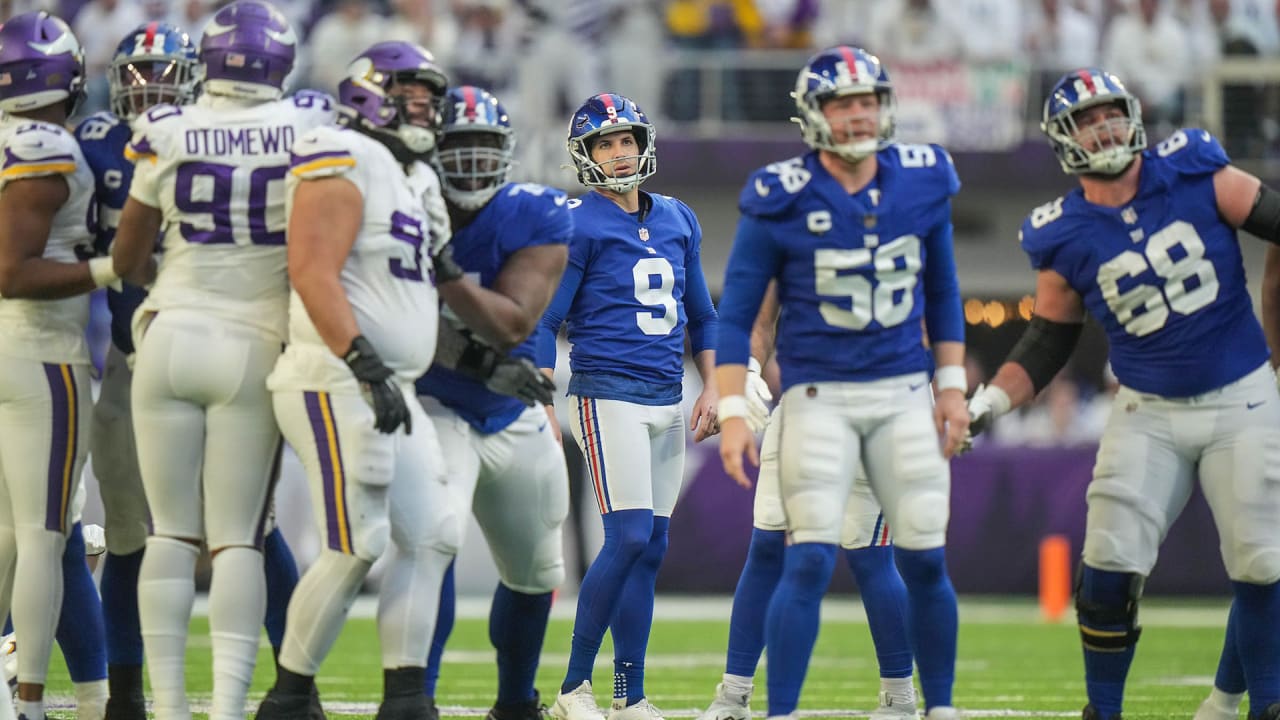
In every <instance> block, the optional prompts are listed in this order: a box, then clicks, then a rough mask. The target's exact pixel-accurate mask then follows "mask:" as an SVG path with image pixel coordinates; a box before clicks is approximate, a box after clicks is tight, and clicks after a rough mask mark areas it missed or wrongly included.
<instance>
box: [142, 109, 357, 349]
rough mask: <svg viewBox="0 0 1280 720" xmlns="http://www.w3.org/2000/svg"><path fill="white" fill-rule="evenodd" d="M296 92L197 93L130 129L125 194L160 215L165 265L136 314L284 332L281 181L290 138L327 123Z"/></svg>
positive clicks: (330, 115) (329, 114)
mask: <svg viewBox="0 0 1280 720" xmlns="http://www.w3.org/2000/svg"><path fill="white" fill-rule="evenodd" d="M334 116H335V113H334V105H333V101H332V99H331V98H330V97H329V96H327V95H324V94H322V93H312V92H303V93H298V94H297V95H295V96H293V97H291V98H285V99H282V100H275V101H272V102H265V103H258V104H247V103H245V102H244V101H240V100H234V99H231V98H222V97H218V96H213V95H202V96H201V97H200V99H199V100H197V101H196V103H195V104H194V105H187V106H184V107H176V106H173V105H157V106H156V107H153V108H151V110H149V111H148V112H147V114H146V115H145V116H143V117H140V118H138V119H137V120H136V121H135V122H134V135H133V140H132V141H131V142H130V143H129V146H128V148H126V150H125V155H126V156H127V157H129V159H131V160H134V161H135V163H136V167H135V170H134V177H133V183H132V185H131V186H130V189H129V195H130V196H131V197H133V198H134V199H136V200H138V201H139V202H141V203H143V204H145V205H149V206H151V207H154V208H159V209H160V210H161V212H162V213H163V216H164V227H165V234H164V259H163V261H162V262H161V265H160V271H159V275H158V276H157V278H156V282H155V286H154V287H152V289H151V294H150V296H149V297H148V298H147V300H146V303H145V307H146V308H148V309H150V310H153V311H160V310H165V309H170V308H188V309H193V310H199V311H200V312H205V313H212V314H214V315H217V316H219V317H225V318H229V319H231V320H234V321H237V322H243V323H245V324H248V325H252V326H254V327H259V328H261V329H264V330H267V331H269V332H273V333H276V334H278V335H279V336H280V337H281V339H283V338H284V334H285V313H286V308H287V304H288V300H287V298H288V292H289V283H288V277H287V276H286V268H285V222H286V218H285V210H284V179H285V176H286V175H287V174H288V172H289V151H290V149H291V148H292V147H293V143H294V140H295V138H298V137H301V136H302V135H303V134H304V133H305V132H307V131H308V130H310V129H311V128H313V127H316V126H320V125H328V124H330V123H331V122H333V119H334Z"/></svg>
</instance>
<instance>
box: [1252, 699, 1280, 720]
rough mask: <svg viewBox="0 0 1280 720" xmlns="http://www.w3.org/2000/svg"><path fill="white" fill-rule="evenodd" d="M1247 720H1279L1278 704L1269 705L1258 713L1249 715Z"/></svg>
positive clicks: (1279, 709) (1279, 708) (1279, 706)
mask: <svg viewBox="0 0 1280 720" xmlns="http://www.w3.org/2000/svg"><path fill="white" fill-rule="evenodd" d="M1249 720H1280V703H1271V704H1270V705H1268V706H1267V709H1266V710H1263V711H1262V712H1260V713H1257V714H1254V713H1249Z"/></svg>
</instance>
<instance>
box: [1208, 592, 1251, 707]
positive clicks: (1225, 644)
mask: <svg viewBox="0 0 1280 720" xmlns="http://www.w3.org/2000/svg"><path fill="white" fill-rule="evenodd" d="M1237 622H1238V621H1237V620H1236V604H1235V603H1234V602H1232V603H1231V613H1230V614H1229V615H1227V631H1226V633H1225V635H1226V637H1225V638H1224V639H1223V641H1222V657H1220V658H1219V659H1218V674H1217V675H1215V676H1214V678H1213V686H1214V687H1216V688H1218V689H1219V690H1221V691H1222V692H1225V693H1234V694H1239V693H1243V692H1244V691H1245V690H1247V689H1248V687H1247V686H1246V685H1245V681H1244V666H1243V665H1241V664H1240V652H1239V651H1238V650H1237V649H1236V625H1237Z"/></svg>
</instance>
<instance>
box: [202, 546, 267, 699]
mask: <svg viewBox="0 0 1280 720" xmlns="http://www.w3.org/2000/svg"><path fill="white" fill-rule="evenodd" d="M262 565H263V560H262V553H261V552H259V551H258V549H257V548H253V547H242V546H235V547H226V548H222V549H221V550H219V551H218V552H216V553H214V555H213V575H212V579H211V580H210V582H209V637H210V638H211V639H212V641H213V703H212V705H211V706H210V709H209V719H210V720H220V719H224V718H225V720H243V718H244V705H245V700H246V698H247V697H248V695H249V684H250V683H251V682H253V666H254V664H255V663H256V662H257V659H258V636H259V633H260V632H261V631H260V630H259V627H260V626H261V624H262V623H261V619H260V618H262V617H263V615H264V613H266V608H267V579H266V576H265V574H264V573H263V567H262Z"/></svg>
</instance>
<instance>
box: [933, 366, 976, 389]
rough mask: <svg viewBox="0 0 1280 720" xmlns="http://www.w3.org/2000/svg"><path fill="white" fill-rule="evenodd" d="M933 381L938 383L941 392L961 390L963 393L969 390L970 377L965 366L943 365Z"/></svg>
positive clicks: (936, 372)
mask: <svg viewBox="0 0 1280 720" xmlns="http://www.w3.org/2000/svg"><path fill="white" fill-rule="evenodd" d="M933 379H934V381H935V382H937V383H938V391H939V392H941V391H943V390H959V391H960V392H962V393H963V392H968V390H969V376H968V373H966V372H965V371H964V366H963V365H943V366H942V367H940V368H938V369H937V370H935V371H934V373H933Z"/></svg>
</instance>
